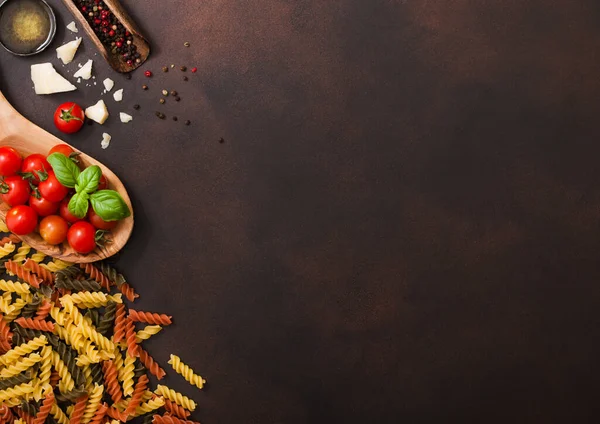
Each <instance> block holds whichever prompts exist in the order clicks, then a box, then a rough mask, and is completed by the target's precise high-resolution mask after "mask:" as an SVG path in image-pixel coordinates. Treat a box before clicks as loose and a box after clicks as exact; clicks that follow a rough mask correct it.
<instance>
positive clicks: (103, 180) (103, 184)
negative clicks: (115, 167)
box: [98, 175, 108, 191]
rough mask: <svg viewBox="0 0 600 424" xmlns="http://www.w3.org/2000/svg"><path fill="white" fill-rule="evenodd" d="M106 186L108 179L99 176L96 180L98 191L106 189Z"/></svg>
mask: <svg viewBox="0 0 600 424" xmlns="http://www.w3.org/2000/svg"><path fill="white" fill-rule="evenodd" d="M107 188H108V181H107V180H106V177H105V176H104V175H101V176H100V181H99V182H98V191H100V190H106V189H107Z"/></svg>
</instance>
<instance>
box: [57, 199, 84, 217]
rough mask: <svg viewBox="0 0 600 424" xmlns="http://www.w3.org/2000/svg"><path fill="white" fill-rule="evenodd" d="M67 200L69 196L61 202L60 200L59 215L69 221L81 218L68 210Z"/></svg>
mask: <svg viewBox="0 0 600 424" xmlns="http://www.w3.org/2000/svg"><path fill="white" fill-rule="evenodd" d="M69 200H71V197H67V198H65V199H64V200H63V201H62V202H60V212H59V213H60V216H62V217H63V218H64V219H66V220H67V221H68V222H70V223H73V222H77V221H81V220H82V219H83V218H77V217H76V216H75V215H73V214H72V213H71V211H70V210H69Z"/></svg>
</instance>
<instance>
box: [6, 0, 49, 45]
mask: <svg viewBox="0 0 600 424" xmlns="http://www.w3.org/2000/svg"><path fill="white" fill-rule="evenodd" d="M55 32H56V17H55V16H54V12H53V11H52V9H51V8H50V6H49V5H48V4H47V3H46V2H45V1H44V0H0V44H2V45H3V46H4V48H6V50H8V51H9V52H11V53H13V54H16V55H19V56H29V55H32V54H36V53H39V52H41V51H42V50H44V49H45V48H46V47H48V45H49V44H50V42H51V41H52V38H53V37H54V34H55Z"/></svg>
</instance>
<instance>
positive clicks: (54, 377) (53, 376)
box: [50, 370, 60, 387]
mask: <svg viewBox="0 0 600 424" xmlns="http://www.w3.org/2000/svg"><path fill="white" fill-rule="evenodd" d="M59 380H60V375H59V374H58V371H56V370H52V373H51V374H50V385H51V386H52V387H55V386H56V385H57V384H58V381H59Z"/></svg>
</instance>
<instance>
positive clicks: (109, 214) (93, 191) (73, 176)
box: [48, 153, 131, 221]
mask: <svg viewBox="0 0 600 424" xmlns="http://www.w3.org/2000/svg"><path fill="white" fill-rule="evenodd" d="M48 162H49V163H50V165H52V169H53V170H54V174H55V175H56V179H58V181H59V182H60V183H61V184H62V185H64V186H65V187H69V188H74V189H75V194H74V195H73V197H71V200H70V201H69V211H70V212H71V213H72V214H73V215H75V216H76V217H77V218H83V217H85V215H86V214H87V212H88V209H89V205H90V202H91V203H92V208H93V209H94V212H96V213H97V214H98V216H99V217H100V218H102V219H103V220H104V221H118V220H120V219H123V218H127V217H128V216H130V215H131V211H130V210H129V207H128V206H127V204H126V203H125V201H124V200H123V198H122V197H121V195H120V194H119V193H117V192H116V191H114V190H100V191H97V190H98V185H99V184H100V178H101V177H102V170H101V169H100V167H99V166H97V165H92V166H88V167H87V168H86V169H84V170H83V171H80V170H79V167H78V166H77V165H76V164H75V163H74V162H73V160H72V159H71V158H68V157H67V156H65V155H63V154H62V153H53V154H51V155H50V156H48Z"/></svg>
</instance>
